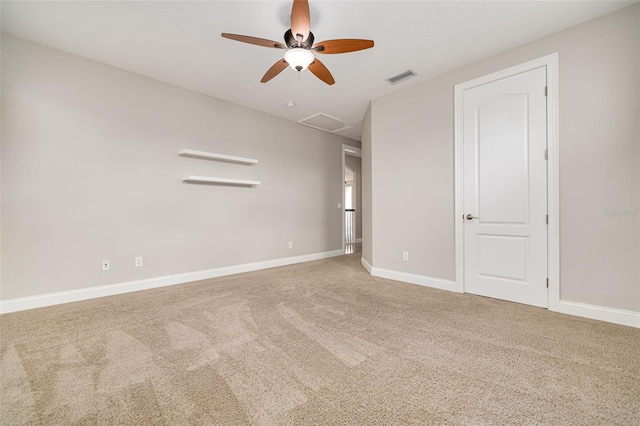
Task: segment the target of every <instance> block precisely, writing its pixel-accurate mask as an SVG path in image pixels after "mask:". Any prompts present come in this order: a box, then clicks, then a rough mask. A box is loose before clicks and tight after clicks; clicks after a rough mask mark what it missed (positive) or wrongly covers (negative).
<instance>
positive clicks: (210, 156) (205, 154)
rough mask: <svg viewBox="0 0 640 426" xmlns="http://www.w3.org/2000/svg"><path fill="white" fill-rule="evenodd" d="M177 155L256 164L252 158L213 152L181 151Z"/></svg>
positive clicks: (256, 161)
mask: <svg viewBox="0 0 640 426" xmlns="http://www.w3.org/2000/svg"><path fill="white" fill-rule="evenodd" d="M178 154H179V155H185V156H187V157H198V158H208V159H210V160H220V161H229V162H231V163H241V164H258V160H255V159H253V158H244V157H234V156H233V155H224V154H214V153H213V152H205V151H196V150H195V149H181V150H180V151H179V152H178Z"/></svg>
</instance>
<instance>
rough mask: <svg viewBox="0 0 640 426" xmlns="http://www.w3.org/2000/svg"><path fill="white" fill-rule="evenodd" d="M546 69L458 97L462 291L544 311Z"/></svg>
mask: <svg viewBox="0 0 640 426" xmlns="http://www.w3.org/2000/svg"><path fill="white" fill-rule="evenodd" d="M545 86H546V69H545V67H541V68H537V69H534V70H531V71H527V72H524V73H521V74H517V75H514V76H511V77H507V78H504V79H501V80H497V81H494V82H491V83H487V84H484V85H481V86H477V87H473V88H470V89H467V90H465V91H464V94H463V114H464V116H463V117H464V118H463V176H464V182H463V192H464V196H463V198H464V213H465V215H464V218H459V219H458V220H464V290H465V292H467V293H474V294H479V295H482V296H488V297H494V298H498V299H503V300H509V301H513V302H519V303H526V304H529V305H534V306H542V307H546V306H547V178H546V177H547V165H546V159H545V150H546V148H547V140H546V125H547V124H546V94H545Z"/></svg>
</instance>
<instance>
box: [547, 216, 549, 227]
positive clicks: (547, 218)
mask: <svg viewBox="0 0 640 426" xmlns="http://www.w3.org/2000/svg"><path fill="white" fill-rule="evenodd" d="M548 224H549V215H547V225H548Z"/></svg>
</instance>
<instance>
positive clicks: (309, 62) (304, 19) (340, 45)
mask: <svg viewBox="0 0 640 426" xmlns="http://www.w3.org/2000/svg"><path fill="white" fill-rule="evenodd" d="M310 23H311V19H310V15H309V2H308V0H293V7H292V9H291V29H289V30H287V32H285V33H284V41H285V43H284V44H283V43H279V42H277V41H272V40H265V39H263V38H257V37H250V36H245V35H238V34H228V33H222V37H225V38H229V39H231V40H236V41H241V42H243V43H249V44H255V45H257V46H264V47H271V48H274V49H283V50H285V52H284V58H283V59H281V60H280V61H278V62H276V63H275V64H273V66H272V67H271V68H269V70H268V71H267V72H266V73H265V75H264V76H263V77H262V80H260V82H261V83H266V82H267V81H269V80H271V79H272V78H273V77H275V76H276V75H278V74H280V73H281V72H282V71H283V70H284V69H285V68H286V67H287V65H289V66H290V67H291V68H293V69H294V70H297V71H302V70H305V69H307V68H309V71H311V72H312V73H313V74H314V75H315V76H316V77H318V78H319V79H320V80H322V81H324V82H325V83H327V84H329V85H331V84H334V83H335V80H334V79H333V76H332V75H331V73H330V72H329V70H328V69H327V67H325V66H324V64H323V63H322V62H320V60H318V59H316V57H315V55H314V52H315V53H322V54H329V55H331V54H335V53H348V52H355V51H357V50H363V49H369V48H370V47H373V40H362V39H354V38H345V39H337V40H327V41H322V42H320V43H316V44H313V40H314V37H313V33H312V32H311V31H310Z"/></svg>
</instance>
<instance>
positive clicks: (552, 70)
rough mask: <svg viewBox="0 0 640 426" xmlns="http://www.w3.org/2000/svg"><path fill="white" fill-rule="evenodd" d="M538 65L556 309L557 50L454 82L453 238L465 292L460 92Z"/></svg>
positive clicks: (551, 304)
mask: <svg viewBox="0 0 640 426" xmlns="http://www.w3.org/2000/svg"><path fill="white" fill-rule="evenodd" d="M537 68H545V70H546V78H547V111H546V121H547V129H546V130H547V132H546V133H547V135H546V136H547V150H548V160H547V211H548V214H549V224H548V227H547V273H548V276H549V289H548V292H547V299H548V300H547V306H548V309H549V310H551V311H559V310H560V309H561V305H560V270H559V265H560V259H559V256H560V250H559V248H560V234H559V202H560V201H559V182H558V53H557V52H556V53H553V54H550V55H547V56H544V57H541V58H538V59H534V60H532V61H529V62H526V63H523V64H520V65H516V66H513V67H510V68H507V69H504V70H501V71H498V72H495V73H492V74H489V75H485V76H482V77H479V78H475V79H473V80H470V81H466V82H464V83H460V84H457V85H456V86H455V88H454V95H455V98H454V108H455V116H454V126H455V209H454V211H455V213H454V214H455V222H454V223H455V241H456V279H455V282H456V288H457V291H459V292H464V219H463V215H464V214H465V213H467V212H464V211H463V207H464V202H463V184H464V174H463V160H464V158H463V132H464V129H463V94H464V92H465V90H468V89H471V88H474V87H477V86H481V85H484V84H487V83H491V82H494V81H497V80H501V79H504V78H507V77H512V76H514V75H517V74H522V73H525V72H528V71H531V70H534V69H537Z"/></svg>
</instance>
